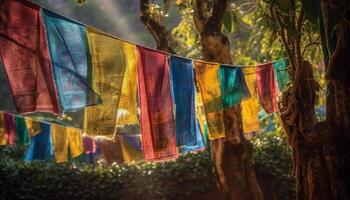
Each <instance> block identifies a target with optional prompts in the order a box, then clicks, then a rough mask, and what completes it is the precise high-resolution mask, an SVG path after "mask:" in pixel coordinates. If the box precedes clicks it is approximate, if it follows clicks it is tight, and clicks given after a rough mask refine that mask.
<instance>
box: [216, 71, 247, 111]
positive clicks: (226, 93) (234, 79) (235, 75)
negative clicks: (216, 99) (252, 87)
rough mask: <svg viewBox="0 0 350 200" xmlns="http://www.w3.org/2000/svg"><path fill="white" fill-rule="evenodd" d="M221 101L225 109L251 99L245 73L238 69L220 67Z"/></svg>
mask: <svg viewBox="0 0 350 200" xmlns="http://www.w3.org/2000/svg"><path fill="white" fill-rule="evenodd" d="M219 79H220V89H221V99H222V105H223V107H224V108H229V107H231V106H234V105H236V104H238V103H239V102H241V100H243V99H247V98H249V97H250V94H249V90H248V87H247V85H246V83H245V80H244V75H243V72H242V70H241V69H240V68H238V67H232V66H228V65H220V69H219Z"/></svg>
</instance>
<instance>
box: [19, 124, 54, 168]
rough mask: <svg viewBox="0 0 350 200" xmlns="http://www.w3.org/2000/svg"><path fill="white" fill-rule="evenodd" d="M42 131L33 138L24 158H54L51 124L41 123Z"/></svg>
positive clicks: (27, 159)
mask: <svg viewBox="0 0 350 200" xmlns="http://www.w3.org/2000/svg"><path fill="white" fill-rule="evenodd" d="M40 130H41V131H40V133H38V134H36V135H35V136H34V137H32V138H31V140H30V144H29V147H28V149H27V151H26V153H25V156H24V160H26V161H31V160H52V159H53V156H54V151H53V145H52V138H51V126H50V124H46V123H40Z"/></svg>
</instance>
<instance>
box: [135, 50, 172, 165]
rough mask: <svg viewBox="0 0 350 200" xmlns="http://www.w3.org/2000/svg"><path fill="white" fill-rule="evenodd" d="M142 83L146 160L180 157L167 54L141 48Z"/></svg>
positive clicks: (139, 72) (140, 92) (140, 74)
mask: <svg viewBox="0 0 350 200" xmlns="http://www.w3.org/2000/svg"><path fill="white" fill-rule="evenodd" d="M137 48H138V53H139V54H138V56H139V59H138V68H137V69H138V70H137V72H138V83H139V99H140V108H141V131H142V145H143V153H144V158H145V160H155V159H157V160H161V159H173V158H176V157H177V156H178V153H177V149H176V136H175V128H174V117H173V103H172V98H171V93H170V83H169V66H168V61H167V54H164V53H160V52H157V51H154V50H150V49H147V48H144V47H140V46H138V47H137Z"/></svg>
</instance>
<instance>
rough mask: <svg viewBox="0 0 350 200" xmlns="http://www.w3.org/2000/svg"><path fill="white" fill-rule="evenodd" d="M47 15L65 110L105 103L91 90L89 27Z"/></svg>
mask: <svg viewBox="0 0 350 200" xmlns="http://www.w3.org/2000/svg"><path fill="white" fill-rule="evenodd" d="M43 14H44V19H45V24H46V30H47V38H48V43H49V47H50V53H51V59H52V65H53V69H54V73H55V77H56V79H55V80H56V86H57V90H58V94H59V97H60V101H61V106H62V108H63V110H74V109H78V108H82V107H86V106H89V105H95V104H99V103H101V100H100V98H99V96H98V95H97V94H96V93H95V92H94V91H93V90H92V87H91V62H90V57H89V55H88V44H87V38H86V32H85V27H84V26H83V25H81V24H78V23H76V22H74V21H72V20H70V19H67V18H65V17H63V16H60V15H57V14H55V13H53V12H51V11H48V10H45V9H44V10H43Z"/></svg>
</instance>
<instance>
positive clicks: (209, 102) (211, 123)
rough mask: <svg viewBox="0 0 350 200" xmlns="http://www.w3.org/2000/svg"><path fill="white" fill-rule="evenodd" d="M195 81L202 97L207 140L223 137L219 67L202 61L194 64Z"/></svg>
mask: <svg viewBox="0 0 350 200" xmlns="http://www.w3.org/2000/svg"><path fill="white" fill-rule="evenodd" d="M194 65H195V69H196V79H197V83H198V85H199V90H200V93H201V95H202V100H203V105H204V110H205V115H206V119H207V123H208V128H209V139H210V140H213V139H217V138H223V137H225V126H224V121H223V117H224V115H223V105H222V99H221V89H220V81H219V74H218V73H219V65H218V64H213V63H207V62H202V61H196V62H194Z"/></svg>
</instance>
